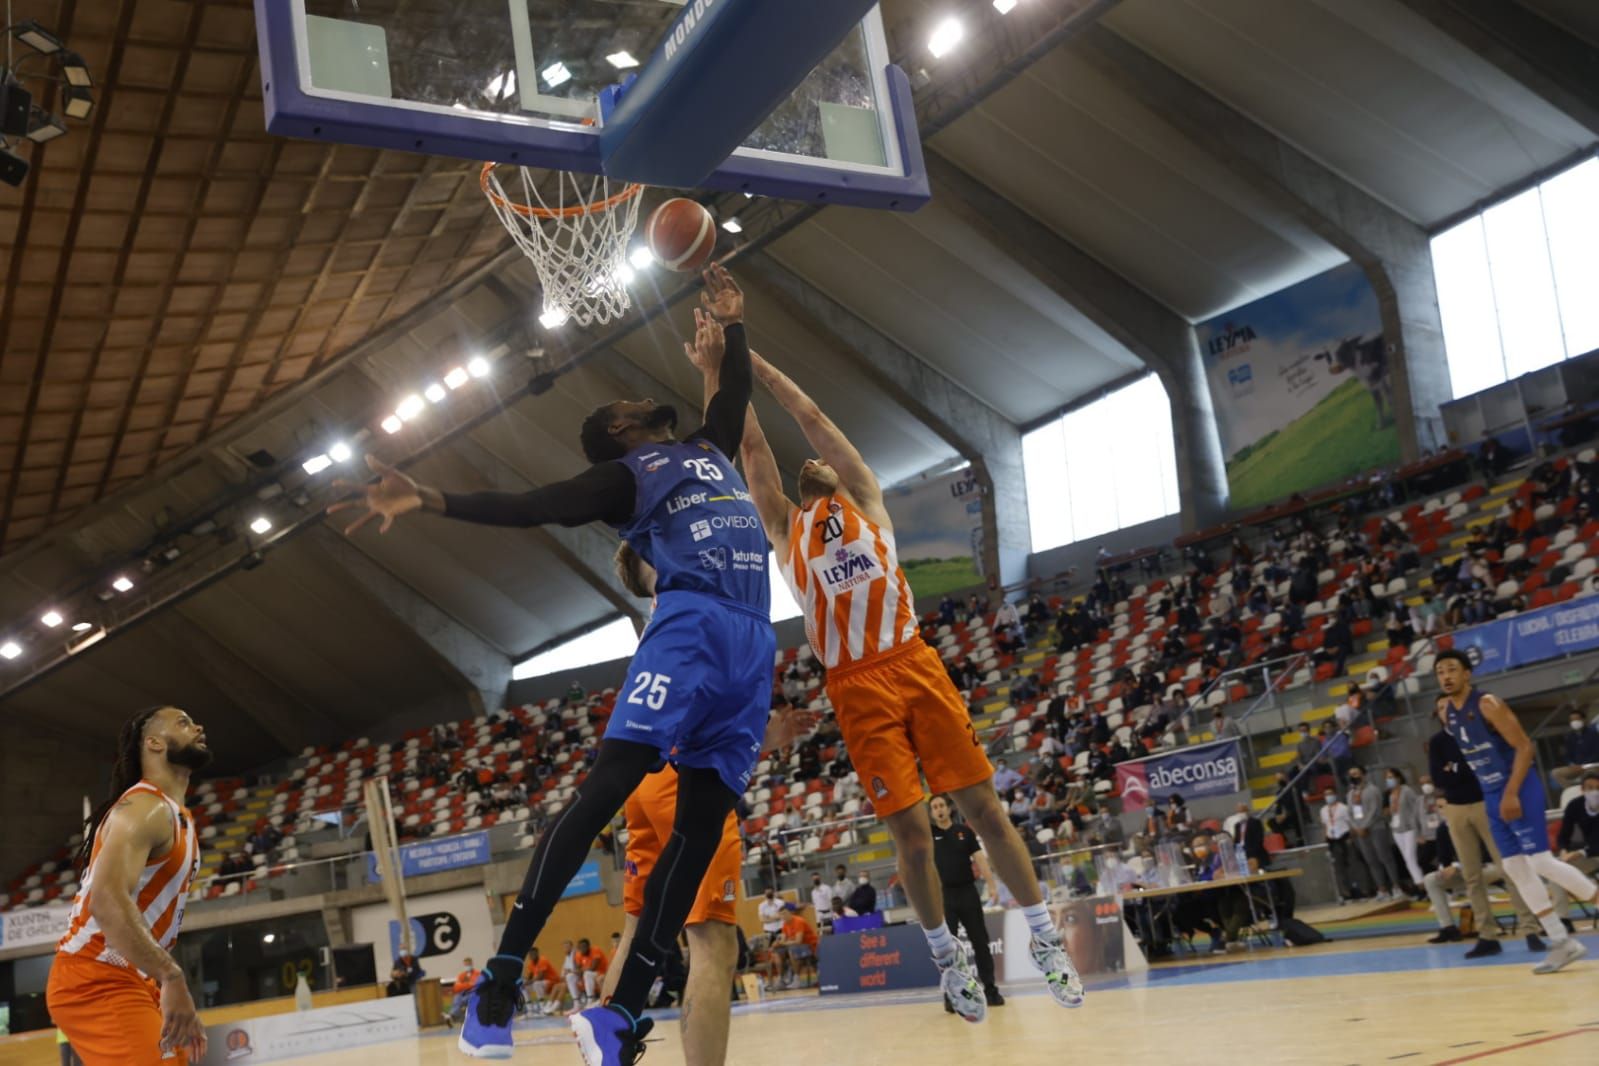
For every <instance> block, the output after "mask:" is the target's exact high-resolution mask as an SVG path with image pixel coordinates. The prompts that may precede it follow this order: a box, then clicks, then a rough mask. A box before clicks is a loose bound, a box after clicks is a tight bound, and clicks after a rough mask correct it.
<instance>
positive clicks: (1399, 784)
mask: <svg viewBox="0 0 1599 1066" xmlns="http://www.w3.org/2000/svg"><path fill="white" fill-rule="evenodd" d="M1383 785H1384V786H1385V787H1386V788H1387V790H1388V810H1389V811H1390V812H1391V813H1390V814H1389V822H1388V825H1389V828H1390V829H1391V830H1392V831H1393V834H1394V844H1395V845H1396V846H1397V847H1398V848H1399V854H1400V855H1401V856H1402V857H1403V858H1404V860H1405V871H1406V872H1407V873H1408V874H1410V883H1411V884H1412V885H1413V886H1415V887H1416V888H1417V889H1420V887H1421V863H1420V862H1419V861H1418V856H1417V848H1418V847H1419V840H1420V836H1421V830H1422V819H1423V817H1424V814H1425V812H1424V811H1423V810H1422V805H1421V794H1420V793H1419V792H1417V791H1416V790H1415V789H1414V788H1411V787H1410V783H1409V782H1408V781H1406V780H1405V772H1404V771H1403V770H1401V769H1400V768H1399V767H1397V766H1393V767H1389V769H1388V772H1387V773H1386V774H1384V775H1383Z"/></svg>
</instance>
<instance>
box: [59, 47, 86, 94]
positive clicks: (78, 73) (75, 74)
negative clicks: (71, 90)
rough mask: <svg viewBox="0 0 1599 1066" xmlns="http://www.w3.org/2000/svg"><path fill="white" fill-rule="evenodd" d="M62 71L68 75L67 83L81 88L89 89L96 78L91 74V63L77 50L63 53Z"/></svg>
mask: <svg viewBox="0 0 1599 1066" xmlns="http://www.w3.org/2000/svg"><path fill="white" fill-rule="evenodd" d="M61 73H62V74H63V75H65V76H66V79H67V84H68V85H71V86H73V87H75V88H79V89H87V88H89V87H91V86H92V85H94V78H93V77H92V76H90V74H89V64H87V63H85V62H84V61H83V57H82V56H80V55H79V54H78V53H76V52H62V53H61Z"/></svg>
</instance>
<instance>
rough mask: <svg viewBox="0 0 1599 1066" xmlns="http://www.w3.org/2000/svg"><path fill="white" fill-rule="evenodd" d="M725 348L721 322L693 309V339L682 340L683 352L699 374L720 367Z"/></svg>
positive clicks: (712, 372)
mask: <svg viewBox="0 0 1599 1066" xmlns="http://www.w3.org/2000/svg"><path fill="white" fill-rule="evenodd" d="M726 350H727V341H726V338H724V337H723V335H722V326H721V323H719V322H717V321H716V319H714V318H712V317H711V316H710V315H708V314H706V313H705V312H704V311H701V310H700V309H699V308H697V307H696V308H695V309H694V340H693V341H692V342H689V341H685V342H683V354H685V355H687V356H688V361H689V362H691V363H693V364H694V368H695V369H696V370H698V371H699V372H700V373H701V374H707V375H709V374H714V373H716V372H717V371H718V370H720V369H721V368H722V355H723V353H724V352H726Z"/></svg>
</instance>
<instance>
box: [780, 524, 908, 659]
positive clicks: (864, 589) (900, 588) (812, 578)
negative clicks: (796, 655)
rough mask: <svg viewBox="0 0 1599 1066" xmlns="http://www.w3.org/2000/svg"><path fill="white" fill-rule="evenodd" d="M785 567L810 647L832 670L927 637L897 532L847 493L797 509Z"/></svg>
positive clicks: (786, 576) (783, 567)
mask: <svg viewBox="0 0 1599 1066" xmlns="http://www.w3.org/2000/svg"><path fill="white" fill-rule="evenodd" d="M781 568H782V571H783V577H784V578H785V579H787V581H788V587H789V588H790V589H791V590H792V591H793V593H794V599H795V601H796V602H798V603H799V605H800V609H801V610H802V611H803V612H804V615H805V630H806V633H807V634H808V635H809V636H810V639H811V650H812V651H814V652H815V653H816V657H817V658H818V659H820V660H821V662H822V664H823V665H824V666H826V667H827V668H828V669H834V668H836V667H840V666H852V665H854V664H857V663H863V662H868V661H870V660H872V659H875V658H877V657H878V656H879V655H883V654H885V653H887V652H890V651H893V650H894V649H895V648H898V647H900V646H901V645H903V644H905V643H906V642H908V641H910V640H913V639H917V638H918V637H919V636H920V631H919V629H918V627H917V625H916V604H915V603H913V602H912V601H911V587H910V584H909V583H908V582H907V581H906V580H905V574H904V572H903V571H902V570H900V568H899V555H898V553H897V552H896V551H895V549H894V534H893V533H892V532H891V531H890V530H887V529H883V528H882V527H880V526H878V525H877V524H876V523H874V522H872V521H871V520H870V519H868V518H867V517H866V516H865V515H864V514H862V513H861V511H860V508H858V507H856V506H855V505H854V504H853V503H851V502H850V501H849V500H848V499H846V498H845V497H844V496H842V495H837V496H824V497H823V498H821V499H820V500H817V501H816V502H815V503H814V504H812V505H811V506H810V507H809V508H806V509H797V510H796V511H795V515H794V521H793V524H792V526H791V527H790V529H789V537H788V557H787V558H786V559H783V560H782V563H781Z"/></svg>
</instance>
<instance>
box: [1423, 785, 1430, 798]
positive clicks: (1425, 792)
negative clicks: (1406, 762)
mask: <svg viewBox="0 0 1599 1066" xmlns="http://www.w3.org/2000/svg"><path fill="white" fill-rule="evenodd" d="M1421 791H1422V794H1423V795H1426V796H1430V795H1432V793H1433V787H1432V786H1431V785H1422V786H1421Z"/></svg>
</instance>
